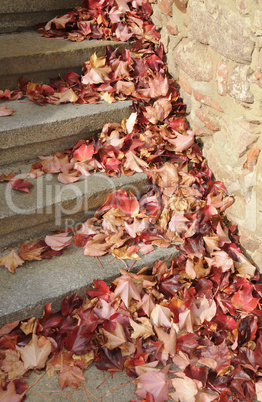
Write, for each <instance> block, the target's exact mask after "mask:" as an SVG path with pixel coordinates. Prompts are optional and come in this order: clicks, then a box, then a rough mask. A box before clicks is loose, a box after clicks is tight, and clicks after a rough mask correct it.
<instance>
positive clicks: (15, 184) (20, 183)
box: [11, 179, 33, 193]
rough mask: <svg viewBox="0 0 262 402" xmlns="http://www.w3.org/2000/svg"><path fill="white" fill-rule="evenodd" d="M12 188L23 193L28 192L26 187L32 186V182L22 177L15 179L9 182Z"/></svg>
mask: <svg viewBox="0 0 262 402" xmlns="http://www.w3.org/2000/svg"><path fill="white" fill-rule="evenodd" d="M11 186H12V189H13V190H19V191H23V192H24V193H30V190H29V189H28V187H33V184H32V183H30V182H29V181H26V180H24V179H16V180H13V181H12V182H11Z"/></svg>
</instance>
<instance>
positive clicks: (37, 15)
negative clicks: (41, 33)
mask: <svg viewBox="0 0 262 402" xmlns="http://www.w3.org/2000/svg"><path fill="white" fill-rule="evenodd" d="M80 5H81V0H55V1H54V0H41V1H37V0H18V1H16V0H1V2H0V21H1V22H0V33H9V32H16V31H22V30H25V29H28V28H30V27H33V26H34V25H36V24H37V23H39V22H46V21H49V20H51V19H52V18H54V17H56V16H60V15H64V14H65V13H67V12H68V11H71V10H73V9H74V8H75V6H80Z"/></svg>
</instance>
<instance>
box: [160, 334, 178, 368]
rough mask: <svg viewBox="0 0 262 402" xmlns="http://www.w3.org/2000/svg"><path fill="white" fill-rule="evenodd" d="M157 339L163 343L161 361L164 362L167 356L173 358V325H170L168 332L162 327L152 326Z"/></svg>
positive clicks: (174, 341)
mask: <svg viewBox="0 0 262 402" xmlns="http://www.w3.org/2000/svg"><path fill="white" fill-rule="evenodd" d="M154 329H155V332H156V334H157V337H158V339H159V340H160V342H162V344H163V350H161V357H160V359H161V361H162V362H164V363H166V362H167V360H168V359H169V357H171V358H173V357H175V354H176V338H177V335H176V330H175V328H174V326H172V327H171V329H170V332H169V334H168V333H167V332H166V331H165V330H164V329H162V328H158V327H157V326H155V327H154Z"/></svg>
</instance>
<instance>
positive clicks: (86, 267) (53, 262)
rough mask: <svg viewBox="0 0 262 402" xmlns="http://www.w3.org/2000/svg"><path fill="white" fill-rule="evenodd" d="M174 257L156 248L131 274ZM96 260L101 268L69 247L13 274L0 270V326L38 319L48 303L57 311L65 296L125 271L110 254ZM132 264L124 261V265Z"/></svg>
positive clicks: (172, 252)
mask: <svg viewBox="0 0 262 402" xmlns="http://www.w3.org/2000/svg"><path fill="white" fill-rule="evenodd" d="M177 254H178V251H177V250H176V248H175V247H170V248H167V249H161V248H156V249H155V250H154V251H153V252H151V253H149V254H147V255H145V256H144V257H143V258H142V259H141V260H139V261H137V262H136V264H135V265H134V266H133V268H132V271H138V270H139V269H141V268H142V267H144V266H149V267H151V266H153V265H154V263H155V261H156V260H158V259H164V260H166V261H168V262H171V261H172V258H173V257H174V256H175V255H177ZM99 260H100V262H101V264H102V265H103V267H104V268H102V267H101V266H100V264H99V263H98V261H97V259H96V258H95V257H87V256H84V253H83V249H82V248H78V247H76V246H75V245H72V246H70V247H68V248H67V249H66V250H65V251H64V253H63V254H62V255H60V256H58V257H53V258H52V259H50V260H42V261H32V262H26V264H25V265H23V266H21V267H19V268H17V270H16V273H15V274H11V273H10V272H8V271H7V270H6V269H5V268H4V267H0V270H1V282H0V327H1V326H2V325H4V324H6V323H8V322H12V321H15V320H24V319H26V318H28V317H34V316H39V317H41V316H42V311H43V307H44V306H45V304H47V303H51V302H52V303H53V304H52V310H53V311H58V310H59V309H60V304H61V301H62V299H63V298H64V297H65V296H66V295H67V294H72V293H74V292H79V294H81V295H83V294H84V289H85V288H86V287H90V286H91V285H92V283H93V279H102V280H104V281H106V282H108V283H109V281H112V280H113V279H114V278H115V277H116V276H117V275H118V273H119V270H118V268H125V266H124V264H123V262H122V261H120V260H116V259H114V260H112V256H111V255H107V256H102V257H99ZM133 262H134V261H133V260H127V264H128V266H129V267H130V266H131V265H132V264H133Z"/></svg>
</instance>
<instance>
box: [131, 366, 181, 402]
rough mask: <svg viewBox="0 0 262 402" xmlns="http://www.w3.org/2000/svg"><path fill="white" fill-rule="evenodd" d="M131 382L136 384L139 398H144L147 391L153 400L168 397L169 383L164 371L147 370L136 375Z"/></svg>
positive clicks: (156, 400) (161, 401)
mask: <svg viewBox="0 0 262 402" xmlns="http://www.w3.org/2000/svg"><path fill="white" fill-rule="evenodd" d="M133 383H134V384H135V385H136V386H137V389H136V394H137V395H138V396H139V397H141V398H146V394H147V392H148V393H149V394H151V395H152V396H153V397H154V400H155V402H164V401H168V399H169V395H168V390H169V388H171V384H170V380H169V378H168V377H167V375H166V374H164V373H161V372H157V371H148V372H146V373H144V374H141V375H140V376H139V377H137V378H136V379H135V380H134V381H133ZM187 402H188V401H187Z"/></svg>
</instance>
